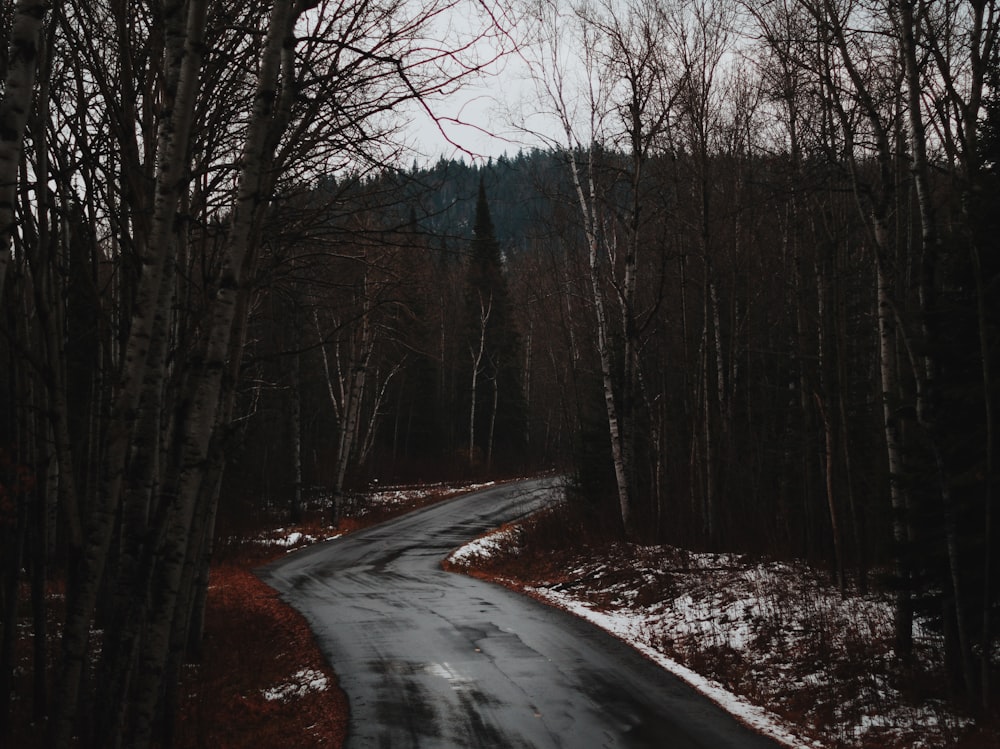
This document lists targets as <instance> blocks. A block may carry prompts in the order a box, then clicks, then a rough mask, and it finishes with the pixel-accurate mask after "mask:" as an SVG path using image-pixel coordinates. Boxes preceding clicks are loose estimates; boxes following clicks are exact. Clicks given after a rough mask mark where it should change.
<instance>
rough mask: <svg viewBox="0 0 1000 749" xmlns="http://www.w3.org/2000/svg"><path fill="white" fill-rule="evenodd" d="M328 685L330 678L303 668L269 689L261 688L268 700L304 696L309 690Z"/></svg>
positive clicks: (320, 688) (320, 689) (319, 690)
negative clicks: (284, 681)
mask: <svg viewBox="0 0 1000 749" xmlns="http://www.w3.org/2000/svg"><path fill="white" fill-rule="evenodd" d="M329 686H330V680H329V679H327V678H326V676H324V675H323V673H322V672H321V671H317V670H316V669H314V668H303V669H300V670H298V671H296V672H295V673H294V674H293V675H292V680H291V681H289V682H286V683H284V684H279V685H278V686H276V687H271V688H270V689H263V690H261V694H262V695H263V696H264V699H265V700H267V701H268V702H274V701H275V700H281V701H283V702H284V701H286V700H290V699H292V698H295V697H305V696H306V695H307V694H309V693H310V692H323V691H325V690H326V689H328V688H329Z"/></svg>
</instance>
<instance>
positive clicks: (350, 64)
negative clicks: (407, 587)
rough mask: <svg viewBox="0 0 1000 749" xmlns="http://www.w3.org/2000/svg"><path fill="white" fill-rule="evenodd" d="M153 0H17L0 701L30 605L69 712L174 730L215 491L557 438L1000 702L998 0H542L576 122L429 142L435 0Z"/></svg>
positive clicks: (610, 486) (359, 472) (540, 459)
mask: <svg viewBox="0 0 1000 749" xmlns="http://www.w3.org/2000/svg"><path fill="white" fill-rule="evenodd" d="M126 5H127V4H126ZM153 5H155V7H152V6H147V5H145V4H143V5H141V7H138V8H137V7H132V6H131V5H129V7H128V8H126V7H125V5H123V4H121V3H110V4H109V3H99V4H97V5H96V6H93V5H91V4H86V3H76V2H67V3H62V4H59V6H58V7H56V8H50V7H49V6H48V5H47V4H45V3H32V2H28V1H25V2H21V3H18V4H17V6H16V8H11V7H8V8H7V10H6V11H5V12H4V13H3V19H4V20H3V31H4V34H5V38H7V39H8V40H9V42H10V52H9V53H8V55H7V57H6V58H5V60H4V66H3V70H2V71H0V72H2V73H3V75H4V78H5V81H6V82H5V88H4V94H3V100H2V102H0V125H2V126H0V188H2V192H0V230H2V235H0V240H2V246H0V293H2V297H0V302H2V306H3V317H2V319H0V329H2V333H3V335H2V336H0V359H2V361H3V367H2V368H0V389H2V392H3V407H2V409H0V643H2V647H0V738H2V736H3V730H4V725H5V722H6V721H5V717H6V715H7V714H8V710H9V706H10V704H11V702H12V700H13V699H14V695H13V689H12V687H11V684H12V675H13V673H14V668H15V664H14V656H13V652H14V641H15V639H16V632H17V627H16V621H17V619H18V615H19V614H20V615H24V612H26V611H27V612H29V613H30V617H28V618H30V621H31V622H32V632H33V634H34V635H35V638H36V639H35V642H36V643H37V650H36V656H35V657H36V660H35V662H34V666H33V674H34V679H35V693H34V695H33V698H32V705H33V707H34V710H35V711H36V717H37V718H38V720H39V721H41V720H42V719H47V720H48V726H49V727H50V730H51V741H50V745H51V746H53V747H58V748H61V747H66V746H70V745H71V744H72V743H74V739H73V737H74V736H83V737H84V739H83V740H84V742H85V743H87V744H88V745H94V746H102V747H104V746H120V745H129V746H136V747H141V746H147V745H149V744H150V743H151V742H154V737H155V736H157V735H158V727H160V726H162V725H164V724H169V721H170V716H171V715H172V712H171V711H172V704H173V702H172V699H173V688H174V687H173V685H174V684H175V683H176V678H175V676H176V673H177V672H178V670H179V669H180V667H181V664H182V662H183V661H184V659H185V657H186V656H187V654H193V653H195V652H196V651H197V648H198V644H199V636H200V629H199V628H200V617H201V606H202V603H203V600H204V595H205V590H206V586H207V578H206V570H207V565H208V560H209V559H210V557H211V550H212V540H213V536H214V533H215V532H216V530H217V526H218V529H219V530H226V531H231V530H232V529H234V528H236V527H238V525H239V523H240V521H241V519H246V518H248V517H251V516H253V514H254V512H256V511H257V510H259V509H260V508H262V507H268V508H274V507H280V508H282V510H283V511H287V513H288V515H289V517H290V518H291V519H293V520H294V519H295V518H297V517H299V516H301V513H302V511H303V507H304V504H305V502H306V500H307V499H308V498H310V497H314V496H319V497H323V498H326V499H328V501H327V507H326V509H325V511H326V512H327V513H328V514H329V517H330V519H331V522H336V521H337V520H338V519H339V518H340V517H341V515H342V514H343V513H344V512H345V511H346V509H348V506H349V503H350V502H352V501H353V497H354V493H355V492H356V491H357V490H358V489H360V488H362V487H365V486H368V485H369V484H370V483H371V482H374V481H387V480H417V479H426V480H432V479H441V478H470V479H471V478H476V479H480V478H483V477H488V476H502V475H514V474H519V473H524V472H528V471H538V470H549V469H555V470H559V471H565V472H566V473H567V474H569V475H571V476H572V477H573V478H574V485H575V490H574V491H573V493H572V501H573V502H574V503H575V508H576V509H577V510H579V512H580V515H581V516H583V517H585V518H586V519H587V521H588V522H591V523H594V524H601V525H603V526H605V527H607V528H610V529H612V531H613V532H614V533H616V534H619V535H620V536H621V537H622V538H624V539H626V540H628V541H630V542H635V543H644V542H653V541H656V542H669V543H672V544H677V545H679V546H684V547H689V548H697V549H706V550H728V551H745V552H752V553H757V554H762V555H768V556H774V557H796V558H804V559H806V560H808V561H810V562H813V563H816V564H818V565H821V566H823V567H824V568H825V569H827V570H828V571H829V574H830V575H831V576H832V577H833V578H834V579H835V580H837V581H838V583H839V584H840V585H842V586H843V585H846V584H847V583H848V582H849V581H853V582H854V583H856V584H858V585H860V586H862V587H864V586H888V587H889V588H890V589H892V590H893V591H894V592H895V609H896V612H895V616H896V642H895V652H896V653H897V655H898V657H900V658H901V659H903V660H905V659H907V658H908V657H909V654H910V653H911V649H912V638H913V636H914V622H915V621H919V622H921V623H922V626H924V627H927V628H929V629H928V630H927V631H936V632H938V633H940V635H941V636H942V637H943V638H944V641H945V643H946V646H947V647H946V652H947V654H948V656H947V659H948V663H947V667H948V670H949V674H950V676H951V679H952V681H953V686H954V690H955V693H956V694H960V695H963V696H964V697H965V698H966V699H967V700H968V701H969V703H970V704H976V705H983V706H985V705H989V704H991V703H990V696H991V690H992V688H993V677H994V676H995V673H994V672H995V667H996V641H997V637H996V631H997V628H998V627H997V621H996V616H995V614H996V613H997V608H998V602H1000V601H998V598H1000V585H998V582H997V579H998V574H997V572H998V570H997V566H998V565H997V556H998V553H997V549H996V548H995V545H996V540H995V526H996V522H995V517H994V515H995V513H994V504H995V490H996V483H997V482H996V452H997V448H996V427H997V406H996V402H995V398H996V395H997V389H998V374H997V367H998V365H1000V361H998V358H1000V357H998V353H1000V348H998V344H1000V340H998V336H1000V295H998V282H1000V223H998V222H1000V216H998V213H997V195H998V194H1000V173H998V168H1000V99H998V98H997V94H996V90H997V85H998V84H1000V63H998V61H997V59H998V58H997V55H998V48H997V37H998V29H1000V18H998V15H997V14H998V9H997V8H996V6H995V4H994V3H993V2H987V1H986V0H976V1H974V2H969V3H963V4H956V3H947V2H941V3H938V2H918V1H915V0H914V1H911V0H906V1H903V2H895V1H892V2H888V1H887V2H875V3H867V4H858V3H850V2H834V1H833V0H786V1H785V2H775V3H767V4H764V5H763V6H760V4H756V3H743V4H740V3H731V2H726V1H725V0H699V1H698V2H693V3H670V2H663V3H644V2H635V3H632V2H621V3H618V2H607V3H600V4H597V5H594V6H587V7H582V6H581V7H569V6H566V5H563V4H558V3H541V4H534V5H532V7H531V8H528V9H522V10H523V12H524V13H525V14H526V15H527V16H531V14H536V16H537V17H535V16H531V17H530V18H529V21H531V22H532V24H533V26H532V28H533V29H534V30H535V31H536V32H537V37H538V38H532V39H531V42H532V44H533V45H537V48H538V49H541V50H543V52H541V53H539V56H538V59H540V60H542V59H544V60H547V61H548V63H547V64H550V66H549V67H541V66H540V67H538V68H537V69H535V70H536V74H537V80H536V84H537V87H538V91H539V96H540V98H541V99H542V103H541V104H539V106H540V107H544V108H545V109H546V111H548V112H550V113H551V114H552V115H553V117H554V118H555V121H556V122H557V123H558V126H557V128H556V133H555V134H552V135H548V136H546V138H545V142H546V146H545V147H544V148H538V149H536V150H533V151H530V152H521V153H511V154H509V155H507V156H504V157H502V158H498V159H494V160H489V161H483V160H476V161H473V160H471V159H469V160H464V161H463V160H447V159H442V160H440V161H438V162H437V163H434V164H432V165H429V166H420V165H414V166H412V167H409V168H406V167H403V166H400V164H403V163H405V162H406V161H408V156H409V154H408V153H407V152H406V151H405V150H404V149H402V148H401V147H400V146H399V145H398V144H399V142H400V141H399V140H398V139H397V133H396V131H395V130H394V129H393V125H392V123H391V122H390V119H389V118H390V114H391V113H392V112H393V111H394V109H395V108H398V107H399V106H401V105H402V104H404V103H407V102H410V101H411V100H414V99H422V98H424V97H431V96H433V95H437V94H441V93H442V92H447V91H449V90H451V89H452V87H454V86H455V85H456V84H457V83H459V82H460V81H461V79H462V76H463V75H464V74H466V73H467V72H468V71H469V70H470V69H472V68H473V67H474V66H473V65H471V64H469V65H462V64H459V63H458V62H456V61H458V60H459V59H460V54H459V52H460V50H456V51H455V53H454V55H451V56H449V55H445V56H444V58H445V59H447V60H451V61H453V62H455V65H456V66H457V67H456V68H455V69H450V68H447V66H446V65H445V63H443V62H442V57H441V56H440V49H439V48H438V47H437V46H435V45H430V46H429V47H428V48H424V47H422V46H421V44H420V43H419V41H420V40H421V39H423V38H424V37H422V36H421V34H422V33H423V32H424V31H425V30H426V26H427V25H429V24H431V23H432V21H433V20H434V18H435V16H436V14H437V13H438V12H443V9H444V7H445V6H446V5H447V4H443V5H441V6H439V5H436V4H432V5H433V7H428V8H423V9H421V10H420V12H419V13H418V14H417V15H416V16H412V15H411V16H407V15H406V14H407V13H411V14H412V13H414V12H415V11H414V10H413V9H409V10H407V9H406V8H402V7H400V6H396V5H392V4H386V5H384V6H383V5H381V4H378V3H370V4H368V3H363V4H357V5H350V4H348V5H343V4H341V5H338V4H328V3H325V2H320V3H318V4H317V3H316V2H297V3H286V2H276V3H274V4H273V5H272V4H271V3H263V2H248V3H243V4H239V8H238V10H233V9H232V8H229V7H228V6H227V7H223V5H221V4H216V3H205V2H202V1H201V0H191V1H190V2H187V3H173V2H170V3H165V4H162V5H161V4H159V3H157V4H153ZM494 20H495V19H494V18H488V19H487V20H486V27H487V30H486V31H484V32H483V33H487V34H488V33H495V31H489V29H491V28H492V23H493V21H494ZM206 40H208V41H210V42H211V43H210V44H209V43H208V42H206ZM91 42H93V43H91ZM546 45H551V49H550V52H551V54H548V55H546V54H544V50H545V49H546ZM560 66H566V67H560ZM571 66H577V67H576V68H573V69H577V68H579V69H583V70H585V71H586V72H587V76H584V78H585V80H587V81H588V85H586V86H583V87H582V88H581V89H579V90H570V89H569V88H564V87H568V86H569V85H570V84H569V83H568V81H569V80H571V78H572V77H571V76H568V75H565V73H567V70H569V69H570V67H571ZM418 73H419V74H418ZM53 580H58V581H60V585H61V586H63V587H64V590H65V610H63V609H62V608H60V609H59V611H60V617H59V622H60V623H59V625H58V628H57V631H55V632H53V631H51V629H50V627H49V624H48V622H49V621H50V619H51V617H50V614H51V606H52V604H51V602H50V599H47V598H46V597H45V595H44V593H45V591H46V590H50V589H51V583H52V581H53ZM60 606H61V604H60ZM52 664H54V665H52ZM25 699H27V697H25Z"/></svg>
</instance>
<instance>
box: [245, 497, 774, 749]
mask: <svg viewBox="0 0 1000 749" xmlns="http://www.w3.org/2000/svg"><path fill="white" fill-rule="evenodd" d="M555 486H557V481H556V480H554V479H541V480H532V481H526V482H521V483H518V484H513V485H503V486H497V487H493V488H490V489H486V490H483V491H478V492H476V493H474V494H469V495H465V496H463V497H459V498H457V499H454V500H449V501H447V502H444V503H441V504H437V505H433V506H431V507H428V508H425V509H423V510H418V511H417V512H414V513H411V514H409V515H406V516H404V517H401V518H398V519H396V520H391V521H388V522H386V523H383V524H381V525H378V526H375V527H373V528H369V529H367V530H364V531H361V532H358V533H355V534H351V535H349V536H345V537H343V538H340V539H336V540H334V541H330V542H327V543H325V544H320V545H318V546H315V547H310V548H309V549H305V550H303V551H300V552H298V553H295V554H291V555H289V556H288V557H287V558H285V559H282V560H281V561H280V562H277V563H275V564H272V565H270V566H268V567H266V568H264V569H262V570H260V571H259V572H260V575H261V577H262V578H263V579H264V580H265V581H266V582H267V583H269V584H270V585H272V586H273V587H274V588H276V589H277V590H279V591H280V592H281V593H282V597H283V598H284V599H285V600H286V601H288V602H289V603H291V604H292V605H293V606H294V607H295V608H297V609H298V610H299V611H301V612H302V613H303V614H304V615H305V617H306V618H307V619H308V621H309V624H310V626H311V627H312V630H313V632H314V633H315V635H316V639H317V641H318V643H319V645H320V647H321V648H322V650H323V653H324V655H325V656H326V658H327V659H328V660H329V661H330V663H331V664H332V665H333V667H334V670H335V671H336V672H337V677H338V678H339V680H340V684H341V686H342V687H343V689H344V691H345V692H346V693H347V696H348V700H349V702H350V710H351V716H350V724H349V727H348V738H347V744H346V747H347V749H368V748H369V747H370V748H375V747H378V748H379V749H383V748H384V749H411V747H421V748H422V749H486V748H500V747H504V748H507V747H510V748H512V749H513V748H519V747H531V748H532V749H548V748H549V747H567V748H568V749H591V748H594V749H596V748H599V747H609V748H610V747H630V748H639V747H644V748H647V749H695V748H698V749H736V748H737V747H738V748H739V749H765V748H767V749H774V747H776V746H777V745H776V744H774V743H772V742H771V741H769V740H767V739H765V738H762V737H760V736H758V735H757V734H755V733H753V732H752V731H750V730H749V729H746V728H744V727H743V726H742V725H740V724H739V723H738V722H737V721H736V720H735V719H734V718H732V717H731V716H729V715H728V714H727V713H725V712H724V711H723V710H722V709H721V708H719V707H717V706H715V705H714V704H713V703H711V702H710V701H708V700H707V699H705V698H704V697H702V696H701V695H699V694H698V693H696V692H695V691H694V690H692V689H691V688H690V687H688V686H687V685H686V684H684V683H683V682H681V681H680V680H679V679H677V678H676V677H674V676H672V675H671V674H669V673H668V672H666V671H664V670H663V669H662V668H660V667H659V666H657V665H655V664H653V663H652V662H650V661H648V660H647V659H646V658H644V657H642V656H641V655H640V654H639V653H637V652H636V651H635V650H633V649H632V648H630V647H628V646H627V645H625V644H623V643H621V642H620V641H618V640H617V639H615V638H614V637H612V636H610V635H608V634H606V633H605V632H603V631H602V630H600V629H598V628H597V627H595V626H593V625H591V624H589V623H587V622H585V621H582V620H580V619H578V618H576V617H574V616H572V615H570V614H567V613H565V612H562V611H559V610H557V609H553V608H551V607H548V606H545V605H543V604H540V603H538V602H536V601H533V600H531V599H529V598H526V597H524V596H520V595H518V594H516V593H513V592H511V591H508V590H506V589H505V588H502V587H500V586H497V585H491V584H489V583H485V582H482V581H480V580H476V579H473V578H470V577H466V576H464V575H459V574H454V573H449V572H445V571H443V570H442V569H441V568H440V566H439V565H440V562H441V560H442V559H443V558H444V557H445V556H446V555H447V554H448V553H449V552H450V551H451V550H452V549H454V548H455V547H457V546H460V545H462V544H463V543H465V542H467V541H469V540H470V539H472V538H474V537H475V536H477V535H479V534H480V533H482V532H484V531H486V530H489V529H490V528H494V527H496V526H498V525H501V524H502V523H504V522H507V521H509V520H512V519H515V518H517V517H521V516H523V515H525V514H528V513H529V512H531V511H533V510H535V509H537V508H539V507H541V506H543V505H544V504H546V503H548V502H551V501H552V500H553V498H554V496H555V494H556V493H557V492H558V489H556V490H555V491H554V490H553V487H555Z"/></svg>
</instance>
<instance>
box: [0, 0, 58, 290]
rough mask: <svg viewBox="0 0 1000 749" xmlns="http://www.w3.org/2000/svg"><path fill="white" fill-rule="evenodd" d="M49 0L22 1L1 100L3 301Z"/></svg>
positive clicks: (0, 262)
mask: <svg viewBox="0 0 1000 749" xmlns="http://www.w3.org/2000/svg"><path fill="white" fill-rule="evenodd" d="M48 9H49V2H48V0H18V2H17V4H16V5H15V6H14V21H13V24H12V25H11V30H10V49H9V51H8V53H7V78H6V80H5V81H4V93H3V98H2V99H0V301H2V299H3V289H4V286H5V283H4V282H5V279H6V276H7V266H8V265H9V264H10V258H11V245H12V243H13V239H14V231H15V229H16V223H15V217H14V204H15V202H16V199H17V177H18V172H19V169H20V166H21V157H22V152H23V150H24V131H25V128H26V127H27V124H28V115H29V114H30V113H31V104H32V97H33V96H34V88H35V77H36V74H37V71H38V58H39V48H40V47H41V39H42V29H43V26H44V21H45V12H46V11H47V10H48Z"/></svg>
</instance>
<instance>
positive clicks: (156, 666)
mask: <svg viewBox="0 0 1000 749" xmlns="http://www.w3.org/2000/svg"><path fill="white" fill-rule="evenodd" d="M295 6H296V3H295V2H291V1H289V0H276V2H275V3H274V5H273V6H272V9H271V17H270V21H269V24H268V31H267V39H266V44H265V47H264V50H263V53H262V58H261V65H260V72H259V74H258V75H259V78H258V82H257V90H256V94H255V97H254V103H253V112H252V115H251V120H250V125H249V128H248V131H247V138H246V142H245V144H244V149H243V156H242V159H241V164H242V168H241V172H240V181H239V188H238V191H237V196H236V203H235V206H234V210H233V214H232V220H231V225H230V232H229V240H228V243H227V246H226V249H225V252H224V254H223V257H222V267H221V269H220V273H219V278H218V284H217V292H216V295H215V298H214V299H213V300H212V305H211V308H210V315H211V317H210V325H209V327H208V333H207V338H206V348H205V353H204V358H203V361H202V362H201V363H200V365H199V363H197V362H196V363H195V364H196V366H195V367H194V373H193V374H194V376H193V377H192V387H193V393H192V396H191V398H190V400H189V401H188V409H187V413H186V414H185V418H184V419H182V420H181V421H180V423H181V424H183V425H184V426H185V429H184V433H183V436H182V437H181V440H182V441H181V450H180V457H179V464H178V467H177V472H178V473H177V478H176V483H175V485H174V486H171V485H169V484H168V485H167V486H166V487H165V489H164V496H163V501H164V502H166V503H168V506H169V507H170V508H171V509H170V513H169V520H168V523H167V526H166V532H165V539H164V546H163V548H162V550H161V553H160V554H159V558H160V571H159V574H158V576H157V584H158V588H157V591H156V598H157V600H156V605H155V606H154V607H153V609H152V611H151V614H150V618H149V627H148V631H147V637H146V642H145V648H144V652H143V654H142V657H141V662H140V667H141V672H142V675H143V678H142V680H141V682H140V683H139V684H138V685H137V689H136V694H135V702H134V735H133V739H132V745H133V746H134V747H136V749H145V747H147V746H148V745H149V744H150V741H151V740H152V735H153V734H152V728H153V719H154V716H155V712H156V707H157V704H158V696H159V687H160V683H161V681H162V679H163V675H164V672H165V668H166V663H167V656H168V653H169V646H170V634H171V631H172V628H173V625H174V617H175V614H176V604H177V600H178V596H179V594H180V593H181V590H180V589H181V582H182V573H183V571H184V563H185V559H186V556H187V553H186V552H187V547H188V544H189V543H190V532H191V527H192V522H193V519H194V512H195V509H196V504H197V498H198V497H199V494H200V492H201V488H202V478H203V467H204V462H205V460H206V456H207V454H208V447H209V442H210V440H211V438H212V435H213V433H214V431H215V429H216V427H217V425H218V421H219V416H220V395H221V384H222V375H223V372H224V370H225V366H226V359H227V355H228V354H229V352H230V345H231V341H232V335H233V330H234V320H235V317H236V311H237V308H238V307H241V305H240V304H239V297H240V295H241V292H242V293H246V291H245V290H244V289H243V288H242V282H243V276H244V274H245V272H246V270H247V265H248V264H249V263H248V261H252V252H253V250H254V248H255V244H256V242H255V238H254V235H253V233H254V230H255V228H256V225H257V219H258V212H259V211H260V210H262V209H263V208H264V207H265V206H266V204H267V201H268V192H269V188H268V184H269V178H270V175H268V174H267V173H266V170H267V165H268V163H269V160H270V158H271V156H272V155H273V154H271V153H268V152H267V148H266V146H267V144H268V142H269V141H270V140H273V138H274V130H275V129H281V128H283V127H284V126H285V123H286V122H287V117H288V112H287V111H285V110H283V107H287V106H288V105H289V104H290V101H289V100H288V98H289V97H290V96H291V94H290V93H289V92H288V88H289V87H290V82H289V83H288V84H287V85H286V86H285V87H284V89H283V90H282V92H281V93H282V94H283V96H282V98H281V100H280V101H279V99H278V93H279V92H278V86H279V73H280V70H281V62H282V56H283V50H285V49H286V42H287V41H288V40H289V39H290V38H291V34H292V28H293V24H294V21H295V17H296V12H295ZM291 46H294V45H291ZM243 309H245V308H243Z"/></svg>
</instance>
